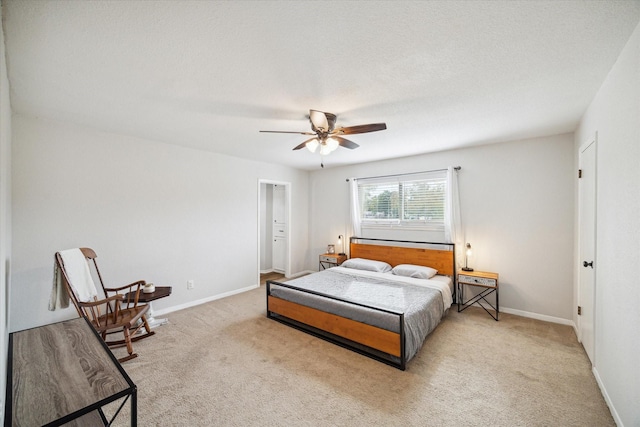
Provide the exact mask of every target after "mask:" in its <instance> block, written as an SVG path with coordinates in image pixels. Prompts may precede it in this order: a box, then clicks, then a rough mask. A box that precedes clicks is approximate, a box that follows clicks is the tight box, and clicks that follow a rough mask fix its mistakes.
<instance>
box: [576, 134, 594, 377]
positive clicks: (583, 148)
mask: <svg viewBox="0 0 640 427" xmlns="http://www.w3.org/2000/svg"><path fill="white" fill-rule="evenodd" d="M592 145H593V150H595V151H594V152H593V155H594V165H593V166H594V170H593V174H594V188H593V206H590V207H587V209H593V260H592V261H593V263H594V266H593V271H592V272H591V273H590V274H593V295H591V300H592V301H593V307H591V310H593V313H592V315H591V319H592V322H593V324H592V325H591V330H592V331H593V337H592V340H593V343H592V348H591V349H589V351H591V354H589V351H587V349H586V347H584V342H583V338H584V324H583V321H584V317H583V316H577V325H578V341H579V342H580V343H581V344H582V345H583V347H584V348H585V351H586V352H587V355H589V356H590V357H591V359H592V360H591V364H592V366H595V359H596V355H595V348H596V325H597V322H596V314H597V313H596V306H597V301H596V295H597V292H596V289H597V276H596V269H597V262H596V261H597V260H596V257H597V256H596V255H597V247H598V242H597V200H598V185H597V183H598V181H597V179H598V133H597V132H596V133H595V134H594V135H593V136H591V137H589V138H588V139H587V140H586V142H585V143H583V144H582V145H581V146H580V148H579V149H578V168H580V169H581V168H582V161H581V160H582V153H584V152H585V151H586V150H587V149H588V148H589V147H591V146H592ZM581 193H582V192H581V189H580V182H578V227H577V231H578V233H577V234H578V248H577V251H576V252H577V268H578V281H577V288H578V289H577V303H578V304H577V305H578V306H581V307H582V306H583V305H584V302H585V300H586V297H585V295H583V292H584V290H583V289H582V278H583V274H585V270H586V268H585V267H583V266H582V262H583V260H582V243H583V235H582V224H583V217H584V211H583V209H584V208H585V207H584V206H582V195H581Z"/></svg>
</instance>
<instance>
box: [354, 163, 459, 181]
mask: <svg viewBox="0 0 640 427" xmlns="http://www.w3.org/2000/svg"><path fill="white" fill-rule="evenodd" d="M453 169H455V170H456V171H459V170H460V169H462V166H454V168H453ZM446 170H447V169H433V170H430V171H422V172H409V173H397V174H393V175H379V176H366V177H362V178H353V179H355V180H356V181H357V180H359V179H373V178H388V177H392V176H405V175H416V174H419V173H427V172H442V171H446ZM347 182H349V178H347Z"/></svg>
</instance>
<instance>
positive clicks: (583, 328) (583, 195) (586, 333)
mask: <svg viewBox="0 0 640 427" xmlns="http://www.w3.org/2000/svg"><path fill="white" fill-rule="evenodd" d="M596 148H597V135H594V137H593V138H591V139H589V141H587V142H586V143H585V144H583V145H582V146H581V147H580V152H579V159H578V163H579V169H580V172H579V174H580V175H579V180H578V233H579V234H578V242H579V243H578V248H579V259H578V262H579V263H580V264H579V266H578V269H579V270H578V271H579V273H578V335H579V336H578V338H579V340H580V342H582V346H583V347H584V349H585V351H586V352H587V356H588V357H589V360H591V364H592V365H595V327H596V323H595V322H596V316H595V307H596V303H597V301H596V262H595V261H596V260H595V258H596V196H597V194H596V183H597V180H596V178H597V175H596V174H597V168H596V164H597V157H596V154H597V152H596Z"/></svg>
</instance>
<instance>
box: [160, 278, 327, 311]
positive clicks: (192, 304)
mask: <svg viewBox="0 0 640 427" xmlns="http://www.w3.org/2000/svg"><path fill="white" fill-rule="evenodd" d="M272 271H273V270H272ZM310 273H314V272H313V271H310V270H306V271H301V272H299V273H295V274H292V275H291V276H288V277H287V279H294V278H296V277H299V276H304V275H306V274H310ZM259 287H260V285H252V286H247V287H245V288H241V289H236V290H235V291H229V292H225V293H223V294H218V295H214V296H211V297H207V298H202V299H198V300H195V301H189V302H187V303H184V304H180V305H174V306H172V307H168V308H163V309H161V310H155V309H154V310H153V315H154V316H163V315H165V314H167V313H171V312H172V311H178V310H184V309H185V308H189V307H195V306H197V305H200V304H205V303H207V302H211V301H215V300H217V299H221V298H226V297H230V296H231V295H236V294H240V293H242V292H247V291H250V290H252V289H256V288H259Z"/></svg>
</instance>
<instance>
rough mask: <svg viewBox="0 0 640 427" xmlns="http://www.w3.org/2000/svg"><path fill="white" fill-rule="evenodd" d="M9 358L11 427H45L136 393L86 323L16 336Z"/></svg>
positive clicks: (12, 338) (75, 321)
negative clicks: (29, 426) (25, 426)
mask: <svg viewBox="0 0 640 427" xmlns="http://www.w3.org/2000/svg"><path fill="white" fill-rule="evenodd" d="M9 355H10V360H9V366H8V368H9V369H10V375H9V376H8V378H7V379H8V380H9V381H10V383H9V384H7V386H10V387H11V408H10V409H11V410H10V411H7V413H6V414H5V416H7V417H8V416H11V418H12V420H11V423H10V425H16V426H19V425H38V426H39V425H45V424H47V423H52V422H55V421H56V420H59V419H61V418H63V417H65V416H69V415H71V414H74V413H76V412H78V411H82V412H88V410H89V409H91V410H96V409H98V408H99V407H100V405H98V404H97V403H99V402H102V405H104V404H106V403H108V402H110V401H113V400H116V399H118V398H120V397H122V396H126V395H127V394H135V391H136V390H135V385H134V384H133V382H132V381H131V379H130V378H129V377H128V375H127V374H126V372H125V371H124V370H123V369H122V367H121V366H120V364H119V363H118V361H117V360H116V359H115V357H113V355H112V353H111V352H110V350H109V349H108V348H107V347H106V345H104V342H103V341H102V340H101V339H100V337H99V336H98V335H96V333H95V331H94V330H93V328H91V326H90V325H89V324H88V323H87V321H86V320H85V319H84V318H77V319H72V320H68V321H65V322H60V323H55V324H51V325H46V326H41V327H38V328H33V329H28V330H25V331H20V332H14V333H12V334H11V335H10V353H9ZM115 396H120V397H115ZM134 398H135V397H134ZM5 421H8V420H5ZM5 425H8V424H6V423H5Z"/></svg>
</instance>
